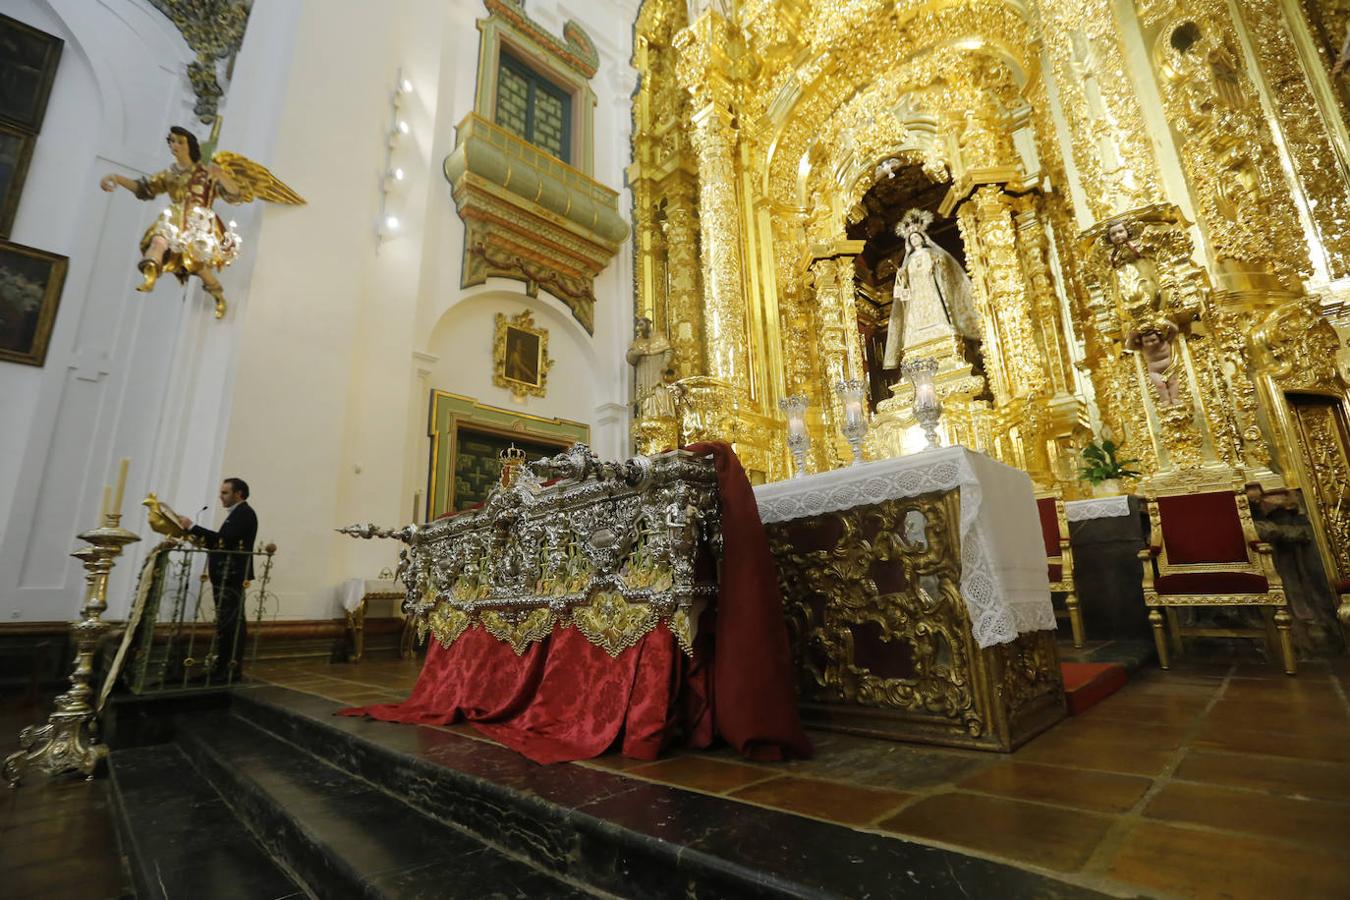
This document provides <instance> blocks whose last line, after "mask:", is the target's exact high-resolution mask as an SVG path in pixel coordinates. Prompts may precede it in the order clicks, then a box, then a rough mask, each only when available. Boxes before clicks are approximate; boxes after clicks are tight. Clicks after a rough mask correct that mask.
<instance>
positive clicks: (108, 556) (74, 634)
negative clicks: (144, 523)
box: [4, 491, 140, 787]
mask: <svg viewBox="0 0 1350 900" xmlns="http://www.w3.org/2000/svg"><path fill="white" fill-rule="evenodd" d="M119 494H120V491H119ZM121 518H122V517H121V515H119V514H117V513H107V514H106V515H104V517H103V524H102V525H100V526H99V527H98V528H95V529H94V530H93V531H86V532H84V533H83V534H81V535H80V540H82V541H84V542H85V543H87V544H88V545H89V546H87V547H81V548H80V549H79V550H76V551H75V552H74V553H72V554H71V556H74V557H76V558H77V559H79V560H81V561H82V562H83V563H84V568H85V576H84V580H85V596H84V606H83V607H82V608H81V609H80V615H81V616H82V617H83V618H81V619H80V620H79V621H78V622H74V623H72V624H71V626H70V642H71V643H72V644H74V645H75V666H74V668H73V669H72V670H71V673H70V690H68V691H66V692H65V693H64V694H61V695H60V696H59V697H57V698H56V704H55V705H56V709H55V710H53V712H52V713H51V715H50V716H48V717H47V723H46V724H45V725H29V726H28V727H27V728H25V729H23V730H22V731H20V732H19V747H20V748H22V749H20V750H17V751H15V752H14V753H11V754H10V755H9V756H7V757H6V758H5V766H4V775H5V779H6V780H7V781H8V782H9V786H10V787H17V786H18V784H19V781H20V780H21V779H22V778H23V775H24V773H25V772H26V771H29V770H34V771H38V772H43V773H45V774H47V775H59V774H60V773H62V772H70V771H79V772H83V773H84V774H85V776H86V777H88V778H92V777H93V776H94V773H95V771H97V770H98V767H99V764H100V763H102V762H103V760H104V759H106V758H107V756H108V748H107V747H106V746H104V745H103V744H100V743H99V742H98V713H97V712H96V710H95V708H94V704H93V699H94V688H93V685H92V684H91V681H92V680H93V677H94V652H95V651H96V650H97V648H98V641H99V638H101V637H102V636H103V634H104V632H106V631H107V630H108V628H109V627H110V626H109V625H108V623H107V622H104V621H103V618H102V617H103V611H104V610H105V609H107V608H108V576H109V574H110V573H111V572H112V569H113V565H114V563H115V560H116V558H117V557H118V556H119V555H120V554H121V553H122V548H123V547H125V546H126V545H127V544H131V543H135V542H136V541H139V540H140V538H139V537H137V536H136V535H135V534H133V533H132V532H130V531H127V530H126V529H125V528H123V527H121V525H120V524H119V523H120V521H121Z"/></svg>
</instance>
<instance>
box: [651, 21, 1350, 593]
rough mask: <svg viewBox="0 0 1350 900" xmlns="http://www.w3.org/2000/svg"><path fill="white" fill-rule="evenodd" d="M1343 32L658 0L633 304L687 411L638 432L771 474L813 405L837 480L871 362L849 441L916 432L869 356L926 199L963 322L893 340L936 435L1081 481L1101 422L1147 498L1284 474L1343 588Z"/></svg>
mask: <svg viewBox="0 0 1350 900" xmlns="http://www.w3.org/2000/svg"><path fill="white" fill-rule="evenodd" d="M1348 25H1350V6H1347V5H1345V4H1322V3H1314V2H1311V0H1244V2H1242V3H1228V2H1223V0H1194V2H1191V3H1186V4H1178V3H1172V2H1161V0H1115V2H1109V0H963V2H948V0H923V2H919V0H889V2H886V0H829V2H826V0H776V2H774V0H744V2H737V0H721V2H716V0H647V2H645V3H644V4H643V5H642V7H641V11H640V13H639V17H638V22H637V26H636V32H635V46H634V63H635V65H636V67H637V68H638V70H639V72H640V74H641V80H640V83H639V87H638V90H637V92H636V94H635V98H634V110H633V116H634V137H633V151H634V162H633V164H632V167H631V168H630V170H629V181H630V183H631V185H632V189H633V194H634V202H635V220H634V221H635V232H636V234H635V240H636V242H637V260H638V261H637V267H636V279H637V313H638V314H639V315H642V316H646V317H648V318H650V319H651V320H652V321H653V323H654V327H655V330H656V331H659V332H661V333H662V334H663V335H664V336H666V337H667V338H668V340H669V343H670V346H671V347H672V349H673V363H672V368H673V370H674V371H673V375H672V378H671V382H672V383H671V387H672V389H673V393H674V396H675V397H676V398H677V401H678V402H677V404H676V407H677V409H676V415H675V416H674V417H673V418H662V419H659V420H649V419H642V418H639V420H638V421H637V422H636V423H635V436H636V437H637V438H638V441H639V444H640V445H641V446H642V448H643V449H646V448H647V447H656V448H658V449H659V447H662V446H669V445H672V444H673V443H674V442H675V441H676V440H684V441H690V440H698V439H703V438H721V439H728V440H731V441H733V442H734V443H735V446H736V448H737V450H738V452H739V453H740V454H741V457H742V459H743V460H744V461H745V463H746V467H747V469H749V470H751V471H752V472H757V473H758V474H759V475H760V476H762V478H763V479H765V480H768V481H774V480H778V479H781V478H785V477H787V476H788V474H789V472H790V457H789V454H788V452H787V449H786V447H785V437H786V426H785V422H784V420H783V418H782V415H781V413H780V412H779V400H780V399H781V398H783V397H786V396H788V395H793V394H802V395H806V396H807V397H808V398H809V399H810V404H811V407H810V413H809V415H810V418H809V420H808V421H809V429H810V431H811V434H812V439H813V440H812V449H811V454H812V458H811V464H812V468H813V469H814V470H816V471H824V470H829V469H833V468H837V467H840V466H843V465H846V464H847V463H848V461H849V460H850V452H849V447H848V444H847V443H846V442H845V441H844V439H843V437H842V436H841V433H840V428H839V425H840V420H841V417H842V415H843V410H842V408H841V401H840V400H839V399H838V397H837V396H836V393H835V390H834V385H835V384H836V383H837V382H838V381H840V380H841V379H845V378H858V379H864V380H866V381H867V382H868V385H869V403H870V410H871V430H870V433H869V434H868V437H867V443H866V452H867V456H868V457H869V458H883V457H889V456H894V455H897V454H903V453H904V452H905V451H906V450H907V449H910V448H911V447H915V446H917V444H915V443H914V438H913V435H914V434H915V428H914V422H913V420H912V416H911V413H910V407H911V401H912V393H913V392H912V389H911V388H910V387H909V386H908V385H906V384H903V383H901V384H897V383H896V382H897V381H898V379H897V378H896V373H895V372H893V371H886V370H883V369H882V368H881V363H882V352H883V347H884V343H885V332H886V327H887V321H888V318H889V316H890V312H891V305H892V302H893V301H892V295H893V285H894V281H895V278H896V270H897V266H898V265H899V264H900V259H901V256H902V253H903V244H902V241H901V239H900V237H897V236H896V233H895V229H896V226H897V225H898V224H899V222H900V220H901V219H902V217H903V216H904V215H905V214H906V213H907V212H908V211H910V210H911V209H917V210H921V211H926V212H927V213H929V214H931V216H932V222H933V224H932V226H931V229H930V232H931V237H932V239H933V241H934V242H935V243H937V244H940V245H941V246H942V247H943V248H944V249H945V250H946V251H947V252H948V253H950V254H951V255H952V256H953V257H954V258H956V259H957V260H959V261H960V262H961V263H962V265H963V267H964V269H965V271H966V272H967V273H968V274H969V278H970V283H971V288H972V294H973V299H974V304H975V307H976V310H977V312H978V317H979V320H980V328H981V332H980V337H979V339H976V340H972V339H970V338H968V337H962V336H961V335H959V334H958V335H954V336H951V337H947V338H944V339H942V340H939V341H934V342H929V343H927V344H925V345H923V346H922V347H919V348H914V349H915V351H916V352H920V351H921V353H922V355H925V356H932V357H937V358H938V359H939V362H940V370H939V373H938V376H937V390H938V393H939V395H940V396H941V397H942V398H943V402H944V405H945V407H946V410H947V412H946V416H945V423H944V425H945V428H946V432H947V435H946V436H947V439H948V441H949V442H951V443H960V444H963V445H965V446H968V447H972V448H976V449H980V450H983V451H985V452H987V453H989V454H990V455H992V456H994V457H995V458H997V459H1000V460H1002V461H1004V462H1006V463H1008V464H1010V465H1014V466H1016V467H1019V468H1022V469H1025V470H1026V471H1028V472H1029V473H1031V476H1032V478H1033V481H1034V482H1035V484H1036V485H1037V487H1039V488H1046V489H1050V488H1055V489H1059V490H1061V491H1062V492H1064V493H1065V494H1067V495H1068V496H1074V495H1075V493H1076V492H1077V491H1078V490H1079V487H1078V485H1077V481H1076V467H1075V462H1076V456H1077V453H1078V450H1079V449H1080V448H1081V447H1082V446H1083V445H1084V444H1085V442H1086V441H1088V440H1089V439H1091V438H1092V437H1093V436H1094V435H1101V434H1104V433H1108V434H1111V435H1112V436H1114V438H1115V439H1116V440H1117V442H1118V443H1121V444H1122V445H1123V447H1124V453H1125V455H1126V456H1129V457H1137V458H1138V459H1139V460H1140V463H1139V468H1140V469H1141V470H1142V472H1143V475H1142V477H1141V486H1142V489H1143V490H1144V491H1145V492H1150V493H1151V492H1167V491H1177V490H1187V489H1190V490H1194V489H1196V488H1198V487H1201V486H1205V485H1210V484H1214V485H1219V484H1224V485H1226V484H1231V483H1232V481H1233V479H1234V477H1235V476H1238V477H1245V478H1247V479H1248V480H1250V481H1259V482H1260V483H1261V484H1262V485H1263V486H1266V487H1278V486H1288V487H1298V488H1301V489H1302V490H1303V494H1304V496H1305V498H1306V499H1307V501H1308V506H1309V508H1310V514H1311V518H1312V519H1313V524H1314V526H1315V530H1316V533H1317V535H1318V541H1319V546H1320V549H1321V551H1322V554H1323V556H1324V558H1325V560H1326V563H1327V568H1328V571H1329V573H1330V574H1331V575H1332V576H1333V577H1334V578H1335V580H1337V581H1339V580H1341V579H1344V578H1346V577H1350V504H1347V503H1345V502H1344V501H1345V499H1346V498H1347V495H1348V494H1350V462H1348V461H1347V460H1348V456H1347V429H1346V412H1347V407H1346V398H1345V382H1344V381H1343V380H1342V376H1341V373H1340V367H1341V365H1342V364H1343V363H1344V361H1345V350H1344V340H1343V339H1344V336H1345V334H1347V333H1350V332H1348V331H1347V326H1350V221H1347V219H1348V216H1350V135H1348V134H1347V129H1346V124H1345V123H1346V120H1347V117H1346V111H1347V102H1348V101H1350V84H1348V83H1347V78H1346V76H1343V75H1341V73H1340V72H1339V70H1338V69H1336V62H1337V55H1338V53H1339V51H1340V42H1341V40H1342V38H1343V37H1344V35H1345V33H1346V28H1347V26H1348ZM1333 70H1335V71H1333ZM919 443H921V442H919Z"/></svg>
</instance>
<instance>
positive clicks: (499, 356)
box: [492, 309, 553, 400]
mask: <svg viewBox="0 0 1350 900" xmlns="http://www.w3.org/2000/svg"><path fill="white" fill-rule="evenodd" d="M492 362H493V373H492V383H493V384H495V385H497V387H504V388H508V389H509V390H510V391H511V393H512V394H513V395H514V396H515V398H516V399H517V400H523V399H524V398H525V397H528V396H535V397H542V396H544V390H545V384H546V382H547V381H548V370H549V367H550V366H552V365H553V360H551V359H549V358H548V332H547V331H546V330H545V329H543V328H540V327H539V326H537V325H535V324H534V317H533V316H532V315H531V314H530V311H529V310H528V309H527V310H525V311H524V312H523V313H521V314H520V315H518V316H512V317H510V318H509V319H508V318H507V317H506V316H504V315H502V314H501V313H497V333H496V337H495V339H494V340H493V342H492Z"/></svg>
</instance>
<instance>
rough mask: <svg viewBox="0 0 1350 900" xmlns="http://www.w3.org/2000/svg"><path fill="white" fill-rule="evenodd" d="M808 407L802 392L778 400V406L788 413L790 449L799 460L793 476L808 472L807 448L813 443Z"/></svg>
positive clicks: (796, 476) (797, 476)
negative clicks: (807, 424) (807, 422)
mask: <svg viewBox="0 0 1350 900" xmlns="http://www.w3.org/2000/svg"><path fill="white" fill-rule="evenodd" d="M806 407H807V399H806V397H804V396H802V395H801V394H794V395H793V396H791V397H784V398H783V399H782V400H779V401H778V408H779V409H781V410H782V411H783V412H785V413H787V419H788V423H787V424H788V437H787V445H788V450H790V451H792V458H793V459H795V460H796V461H797V471H796V473H795V474H794V475H793V476H792V477H793V478H801V477H802V476H803V475H805V474H806V448H807V447H809V446H810V445H811V436H810V435H808V434H807V433H806Z"/></svg>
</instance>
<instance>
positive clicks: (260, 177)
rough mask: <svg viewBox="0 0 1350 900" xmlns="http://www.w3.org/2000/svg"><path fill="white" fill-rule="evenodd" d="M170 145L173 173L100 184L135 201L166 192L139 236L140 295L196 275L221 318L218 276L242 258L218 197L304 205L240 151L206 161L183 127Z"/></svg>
mask: <svg viewBox="0 0 1350 900" xmlns="http://www.w3.org/2000/svg"><path fill="white" fill-rule="evenodd" d="M167 141H168V144H169V152H170V153H172V154H173V165H171V166H169V168H167V169H163V170H162V171H159V172H156V173H155V174H154V175H149V176H146V177H144V178H138V179H135V180H134V181H133V180H132V179H130V178H127V177H125V176H123V175H114V174H109V175H105V176H104V177H103V179H102V180H101V181H100V182H99V187H101V188H102V189H103V190H105V191H113V190H116V189H117V188H119V187H122V188H126V189H127V190H128V191H130V192H131V193H133V194H135V195H136V198H137V199H138V200H152V199H154V198H155V197H158V196H159V195H160V194H168V195H169V205H168V206H167V207H166V208H165V210H164V212H163V213H161V214H160V215H159V217H158V218H156V219H155V221H154V222H153V223H152V224H151V225H150V227H149V228H147V229H146V230H145V234H144V235H143V236H142V237H141V261H140V263H139V265H138V268H139V269H140V271H141V274H142V275H143V276H144V280H143V281H142V282H141V284H140V286H139V287H137V288H136V290H138V291H142V292H148V291H151V290H153V289H154V287H155V281H156V280H157V279H158V278H159V276H160V275H161V274H163V273H165V272H173V273H174V274H175V275H177V276H178V280H179V281H180V282H184V283H186V281H187V280H188V277H189V276H191V275H196V276H197V277H198V278H200V279H201V280H202V286H203V287H205V288H206V292H207V293H208V294H210V295H211V296H212V297H214V298H215V301H216V318H217V319H219V318H223V317H224V315H225V309H226V303H225V291H224V289H223V288H222V287H221V286H220V280H219V279H217V278H216V272H218V271H220V270H221V269H223V268H224V267H225V266H228V265H229V264H230V263H232V262H234V260H235V258H236V257H237V256H238V255H239V244H240V238H239V235H238V233H237V232H235V230H234V223H233V222H231V223H230V225H229V228H228V229H227V228H226V226H225V223H224V222H222V221H221V219H220V216H218V215H216V213H215V210H214V209H212V206H213V204H214V203H215V201H216V199H217V198H219V199H221V200H224V201H225V202H226V203H249V202H251V201H252V200H254V199H255V198H256V199H261V200H266V201H268V202H271V203H285V204H288V205H294V206H298V205H301V204H303V203H304V202H305V201H304V199H302V198H301V197H300V195H299V194H297V193H296V192H295V191H293V190H291V189H290V188H289V187H287V186H286V185H285V184H283V183H282V182H281V181H279V180H277V178H276V176H274V175H273V174H272V173H271V172H269V171H267V169H265V168H263V167H262V166H260V165H258V164H257V163H255V162H253V161H252V160H250V159H247V158H245V157H243V156H240V155H239V154H237V153H227V152H224V151H221V152H217V153H215V154H214V155H212V156H211V157H210V158H209V160H208V159H203V158H202V151H201V146H200V144H198V142H197V136H196V135H194V134H193V133H192V132H190V131H188V130H187V129H186V128H181V127H179V126H177V125H175V126H173V127H172V128H170V129H169V134H168V137H167Z"/></svg>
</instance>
